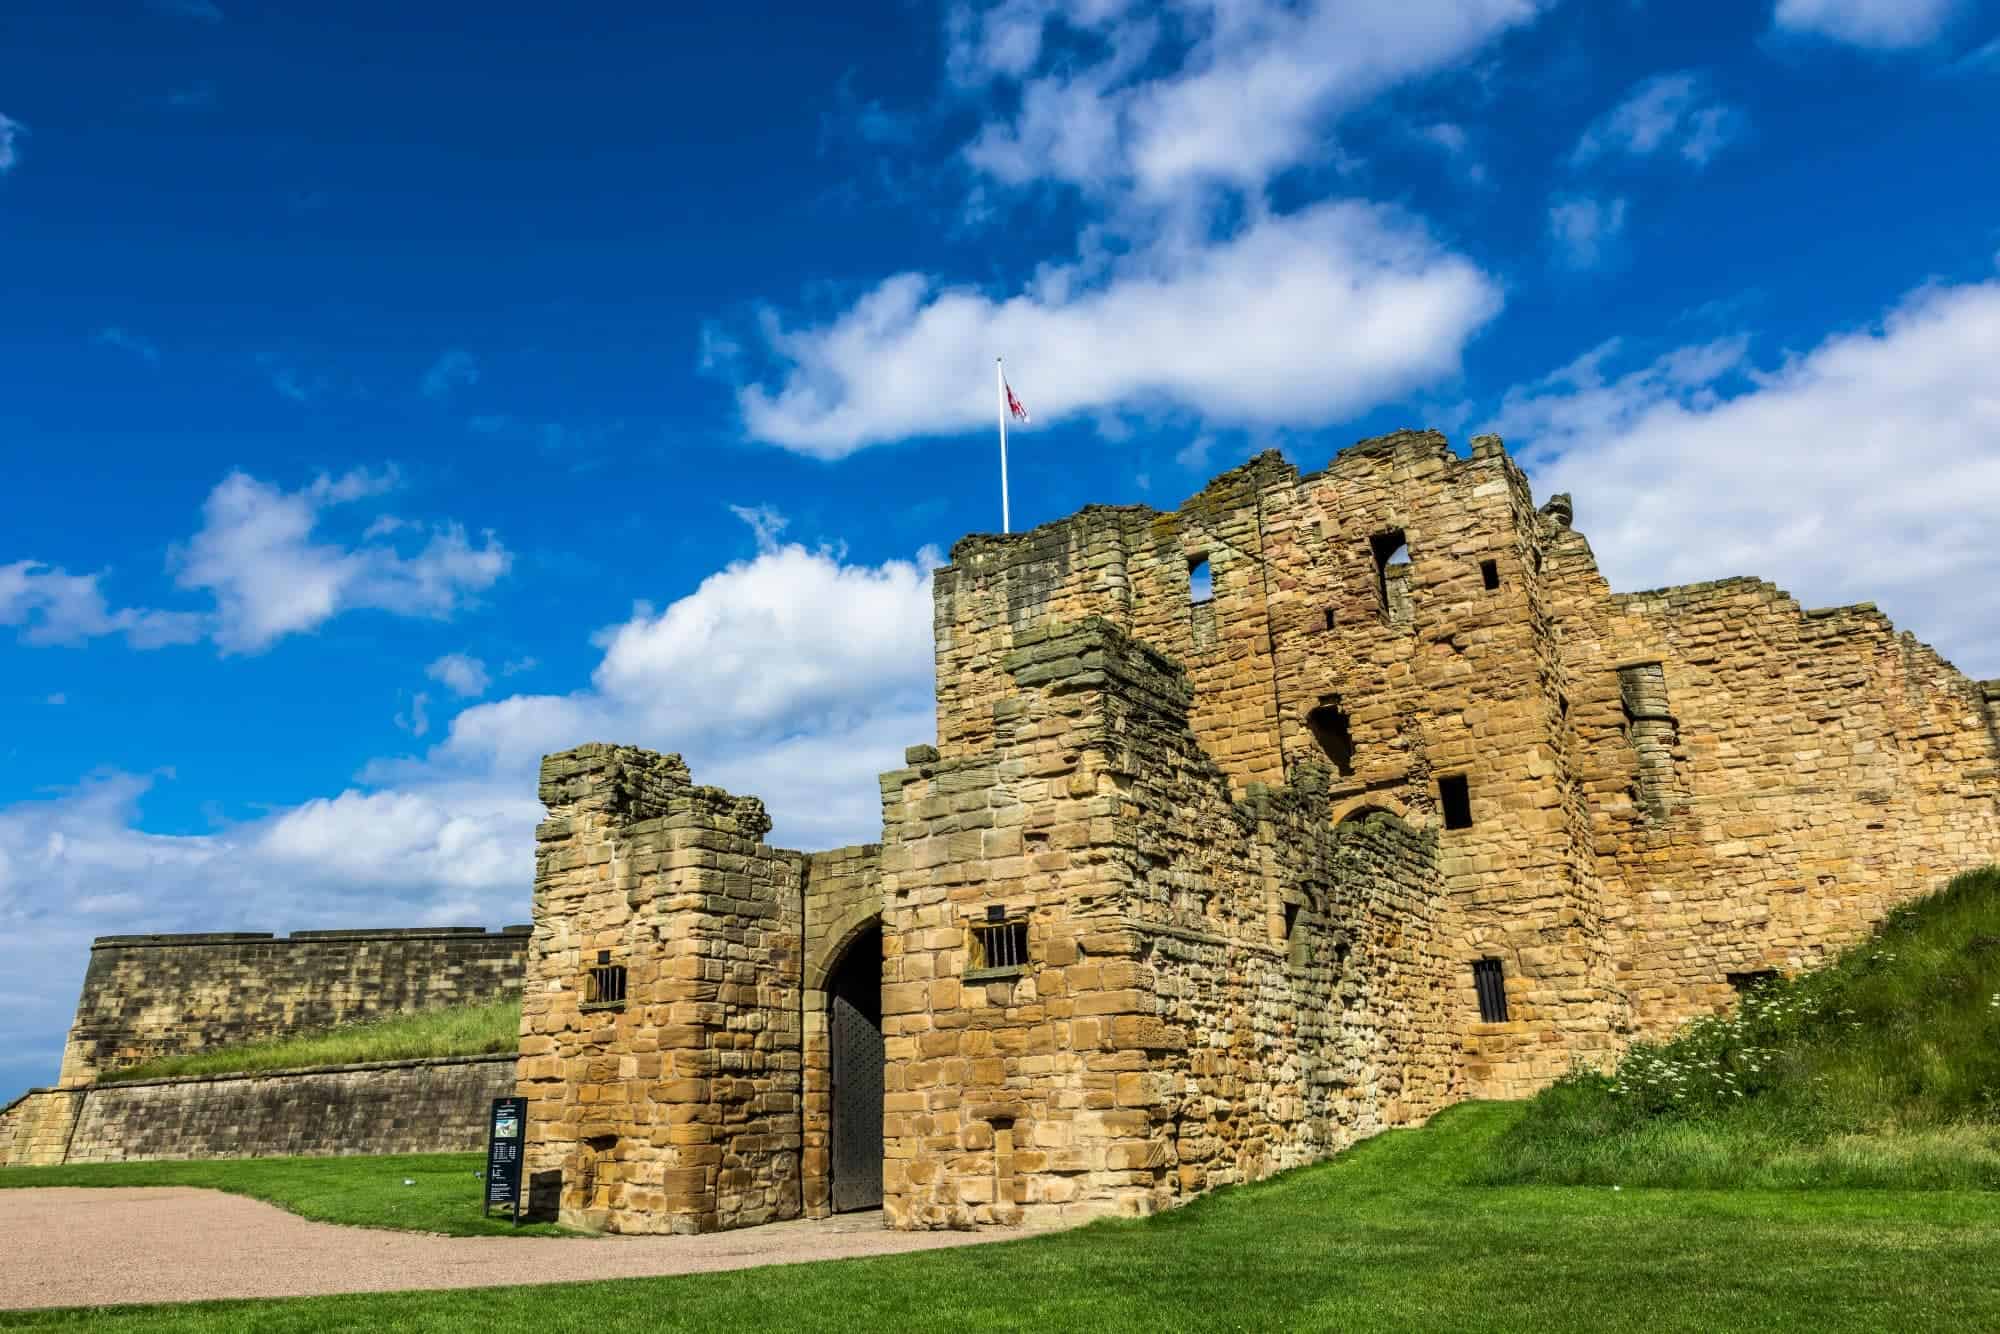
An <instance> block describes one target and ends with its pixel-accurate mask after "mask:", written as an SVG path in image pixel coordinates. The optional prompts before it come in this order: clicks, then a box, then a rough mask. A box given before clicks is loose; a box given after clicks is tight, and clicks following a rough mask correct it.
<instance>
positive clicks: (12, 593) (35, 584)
mask: <svg viewBox="0 0 2000 1334" xmlns="http://www.w3.org/2000/svg"><path fill="white" fill-rule="evenodd" d="M102 577H103V576H102V575H99V574H71V573H69V572H68V571H66V570H63V569H61V568H60V567H54V566H48V565H44V564H42V563H41V562H39V561H32V560H21V561H15V562H14V563H13V564H11V565H0V625H4V626H21V627H25V628H24V629H23V630H22V632H21V638H22V639H23V640H24V641H26V642H27V643H29V644H36V645H46V644H67V645H75V644H81V643H83V642H85V641H86V640H90V639H96V638H100V637H102V636H104V635H123V636H125V641H126V642H127V643H128V644H130V645H131V646H132V647H133V648H160V647H162V646H164V645H167V644H191V643H193V642H195V641H196V640H198V639H200V638H201V637H202V634H203V632H204V621H203V618H202V617H201V616H200V615H198V614H196V613H193V612H179V611H145V610H140V609H138V608H133V607H123V608H120V609H118V610H116V611H113V610H112V609H111V607H110V605H109V604H108V603H107V602H106V601H105V598H104V592H103V590H102V589H100V588H99V587H98V586H97V581H98V580H99V579H100V578H102Z"/></svg>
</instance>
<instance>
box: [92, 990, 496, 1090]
mask: <svg viewBox="0 0 2000 1334" xmlns="http://www.w3.org/2000/svg"><path fill="white" fill-rule="evenodd" d="M520 1041H521V1001H520V998H519V997H513V998H510V999H507V1000H497V1001H492V1002H489V1003H487V1004H484V1005H458V1006H453V1007H451V1008H449V1009H442V1010H421V1011H416V1012H413V1013H409V1014H393V1015H388V1016H385V1017H383V1018H380V1019H370V1020H366V1021H363V1022H359V1023H352V1024H341V1025H339V1026H337V1027H334V1028H328V1029H322V1030H320V1031H318V1032H312V1033H293V1034H290V1035H288V1036H285V1037H281V1038H268V1039H265V1040H264V1041H261V1042H245V1043H241V1044H238V1045H236V1046H229V1047H214V1048H210V1049H209V1050H206V1051H197V1052H187V1053H184V1054H182V1055H178V1056H161V1057H158V1058H156V1059H154V1060H150V1061H145V1062H142V1063H141V1064H138V1065H130V1066H126V1067H125V1068H124V1069H122V1070H112V1071H109V1072H108V1073H105V1074H101V1075H99V1076H98V1077H97V1082H98V1083H100V1084H117V1083H129V1082H131V1081H132V1080H135V1079H166V1078H171V1077H173V1076H175V1075H228V1074H242V1073H246V1072H251V1071H257V1070H290V1069H295V1068H298V1067H302V1066H313V1065H357V1064H360V1063H361V1062H363V1061H410V1060H418V1059H421V1058H423V1057H429V1056H484V1055H489V1054H498V1053H501V1052H511V1051H514V1050H516V1049H517V1048H518V1047H519V1045H520Z"/></svg>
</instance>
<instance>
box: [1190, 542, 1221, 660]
mask: <svg viewBox="0 0 2000 1334" xmlns="http://www.w3.org/2000/svg"><path fill="white" fill-rule="evenodd" d="M1188 631H1189V634H1190V635H1191V636H1192V637H1193V639H1194V646H1195V647H1196V648H1197V649H1209V648H1214V647H1215V578H1214V576H1213V574H1212V573H1211V572H1210V570H1209V565H1208V557H1206V556H1190V557H1188Z"/></svg>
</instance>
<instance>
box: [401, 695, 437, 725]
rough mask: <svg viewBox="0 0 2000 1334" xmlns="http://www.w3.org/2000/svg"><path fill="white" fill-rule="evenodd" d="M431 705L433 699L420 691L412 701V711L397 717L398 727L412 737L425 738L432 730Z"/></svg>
mask: <svg viewBox="0 0 2000 1334" xmlns="http://www.w3.org/2000/svg"><path fill="white" fill-rule="evenodd" d="M430 705H431V697H430V696H429V695H428V694H426V693H425V692H424V691H421V690H419V691H418V692H417V693H416V697H415V698H414V699H412V700H411V701H410V711H409V712H408V713H398V714H397V715H396V726H397V727H399V728H401V729H402V730H403V731H405V732H408V733H409V734H410V735H411V736H423V735H424V734H425V733H427V732H429V731H430V730H431V715H430Z"/></svg>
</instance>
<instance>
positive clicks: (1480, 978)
mask: <svg viewBox="0 0 2000 1334" xmlns="http://www.w3.org/2000/svg"><path fill="white" fill-rule="evenodd" d="M1472 989H1473V990H1474V991H1477V992H1478V993H1479V1019H1480V1022H1481V1023H1487V1024H1504V1023H1506V1022H1507V983H1506V979H1505V977H1504V976H1503V975H1502V973H1501V970H1500V961H1499V960H1498V959H1475V960H1473V963H1472Z"/></svg>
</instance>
